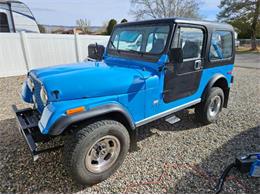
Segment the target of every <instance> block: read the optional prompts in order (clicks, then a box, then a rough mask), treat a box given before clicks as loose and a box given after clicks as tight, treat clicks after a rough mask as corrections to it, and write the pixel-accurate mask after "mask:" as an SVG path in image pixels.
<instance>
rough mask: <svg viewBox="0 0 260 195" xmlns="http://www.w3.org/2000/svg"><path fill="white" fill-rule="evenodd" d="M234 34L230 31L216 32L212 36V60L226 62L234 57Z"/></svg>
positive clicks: (210, 55) (210, 56)
mask: <svg viewBox="0 0 260 195" xmlns="http://www.w3.org/2000/svg"><path fill="white" fill-rule="evenodd" d="M232 40H233V39H232V33H231V32H228V31H216V32H214V33H213V34H212V40H211V47H210V54H209V58H210V60H225V59H228V58H231V57H232V53H233V52H232V51H233V41H232Z"/></svg>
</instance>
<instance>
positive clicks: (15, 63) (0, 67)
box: [0, 33, 109, 77]
mask: <svg viewBox="0 0 260 195" xmlns="http://www.w3.org/2000/svg"><path fill="white" fill-rule="evenodd" d="M108 39H109V37H108V36H97V35H57V34H33V33H20V34H19V33H0V77H7V76H17V75H24V74H26V73H27V71H28V70H31V69H34V68H40V67H45V66H52V65H57V64H69V63H75V62H80V61H83V60H84V59H86V58H87V56H88V45H89V44H91V43H98V44H102V45H106V44H107V42H108Z"/></svg>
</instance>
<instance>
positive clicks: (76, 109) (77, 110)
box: [66, 106, 86, 115]
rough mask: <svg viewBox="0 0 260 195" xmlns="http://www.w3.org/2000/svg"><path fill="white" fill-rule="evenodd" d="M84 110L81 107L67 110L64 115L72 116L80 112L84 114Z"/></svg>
mask: <svg viewBox="0 0 260 195" xmlns="http://www.w3.org/2000/svg"><path fill="white" fill-rule="evenodd" d="M85 110H86V109H85V107H84V106H82V107H78V108H74V109H70V110H67V111H66V114H67V115H73V114H77V113H80V112H84V111H85Z"/></svg>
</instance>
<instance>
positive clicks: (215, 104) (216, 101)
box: [208, 96, 221, 117]
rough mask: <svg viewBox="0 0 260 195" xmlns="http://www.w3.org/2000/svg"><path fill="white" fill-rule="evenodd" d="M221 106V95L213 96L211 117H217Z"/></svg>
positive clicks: (210, 110) (210, 108) (210, 106)
mask: <svg viewBox="0 0 260 195" xmlns="http://www.w3.org/2000/svg"><path fill="white" fill-rule="evenodd" d="M220 107H221V97H220V96H216V97H214V98H212V99H211V102H210V105H209V110H208V112H209V115H210V116H211V117H215V116H216V115H217V114H218V113H219V111H220Z"/></svg>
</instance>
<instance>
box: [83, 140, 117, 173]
mask: <svg viewBox="0 0 260 195" xmlns="http://www.w3.org/2000/svg"><path fill="white" fill-rule="evenodd" d="M120 149H121V146H120V141H119V140H118V138H116V137H115V136H110V135H109V136H105V137H103V138H101V139H99V140H98V141H96V142H95V143H94V144H93V145H92V146H91V148H90V150H89V151H88V153H87V155H86V158H85V166H86V168H87V169H88V170H89V171H90V172H92V173H102V172H104V171H106V170H108V169H109V168H110V167H111V166H112V165H113V164H114V163H115V162H116V160H117V158H118V156H119V153H120Z"/></svg>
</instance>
